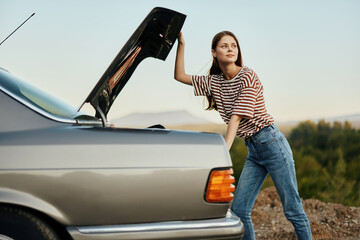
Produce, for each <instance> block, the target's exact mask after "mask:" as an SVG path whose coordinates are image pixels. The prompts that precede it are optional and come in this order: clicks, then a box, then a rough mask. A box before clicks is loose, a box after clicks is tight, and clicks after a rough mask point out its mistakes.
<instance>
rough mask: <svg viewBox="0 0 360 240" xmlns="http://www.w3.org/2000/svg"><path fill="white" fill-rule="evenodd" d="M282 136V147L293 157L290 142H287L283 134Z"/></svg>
mask: <svg viewBox="0 0 360 240" xmlns="http://www.w3.org/2000/svg"><path fill="white" fill-rule="evenodd" d="M281 135H282V136H280V138H279V140H280V142H281V144H282V146H283V147H284V149H285V151H286V152H287V153H288V154H289V155H290V156H292V155H293V153H292V150H291V147H290V144H289V142H288V141H287V139H286V138H285V136H284V135H283V134H281Z"/></svg>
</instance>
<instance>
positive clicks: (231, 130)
mask: <svg viewBox="0 0 360 240" xmlns="http://www.w3.org/2000/svg"><path fill="white" fill-rule="evenodd" d="M241 119H242V117H241V116H239V115H232V116H231V118H230V121H229V123H228V127H227V130H226V135H225V142H226V145H227V147H228V149H229V150H230V148H231V146H232V144H233V142H234V139H235V137H236V133H237V130H238V128H239V124H240V121H241Z"/></svg>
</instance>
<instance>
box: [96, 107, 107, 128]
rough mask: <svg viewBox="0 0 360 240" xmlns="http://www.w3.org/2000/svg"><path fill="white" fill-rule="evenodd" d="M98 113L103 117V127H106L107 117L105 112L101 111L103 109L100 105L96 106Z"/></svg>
mask: <svg viewBox="0 0 360 240" xmlns="http://www.w3.org/2000/svg"><path fill="white" fill-rule="evenodd" d="M96 112H97V113H98V114H99V115H100V117H101V121H102V124H103V127H106V122H107V120H106V116H105V114H104V113H103V111H102V110H101V108H100V107H99V105H96Z"/></svg>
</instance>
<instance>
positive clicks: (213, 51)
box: [211, 49, 216, 58]
mask: <svg viewBox="0 0 360 240" xmlns="http://www.w3.org/2000/svg"><path fill="white" fill-rule="evenodd" d="M211 54H212V56H213V57H214V58H216V52H215V50H214V49H211Z"/></svg>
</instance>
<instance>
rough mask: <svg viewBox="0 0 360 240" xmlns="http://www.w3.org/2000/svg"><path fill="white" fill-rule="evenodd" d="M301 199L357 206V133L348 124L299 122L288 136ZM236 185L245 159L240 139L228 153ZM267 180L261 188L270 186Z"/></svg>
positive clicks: (359, 193) (359, 190) (359, 185)
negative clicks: (231, 161)
mask: <svg viewBox="0 0 360 240" xmlns="http://www.w3.org/2000/svg"><path fill="white" fill-rule="evenodd" d="M287 138H288V140H289V142H290V145H291V147H292V150H293V155H294V159H295V165H296V174H297V179H298V186H299V193H300V196H301V197H302V198H316V199H319V200H321V201H325V202H335V203H342V204H345V205H349V206H360V130H357V129H354V128H352V126H351V124H350V123H348V122H345V123H343V124H342V123H340V122H334V123H328V122H325V121H320V122H318V123H317V124H316V123H314V122H311V121H306V122H301V123H300V124H299V125H298V126H296V127H295V128H293V129H292V130H291V132H290V134H289V136H288V137H287ZM230 155H231V157H232V160H233V165H234V172H235V174H234V175H235V178H236V182H237V181H238V178H239V176H240V173H241V170H242V168H243V166H244V163H245V159H246V156H247V149H246V146H245V145H244V143H243V140H240V139H237V140H236V141H235V142H234V145H233V147H232V148H231V150H230ZM272 184H273V183H272V181H271V178H270V177H268V178H267V180H266V181H265V183H264V185H263V188H264V187H267V186H269V185H272Z"/></svg>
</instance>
